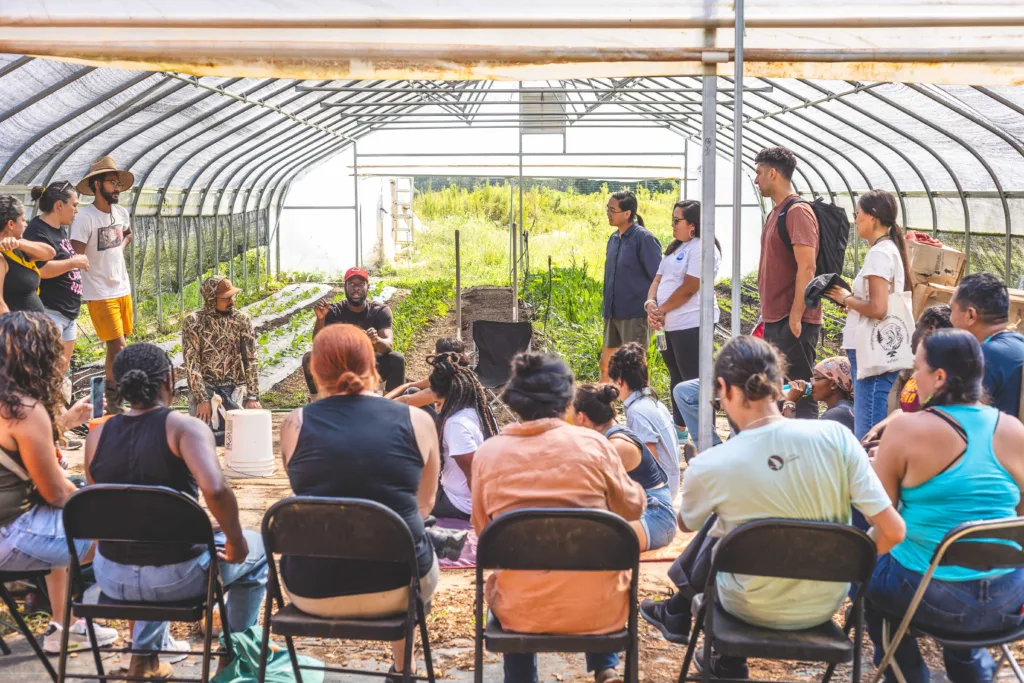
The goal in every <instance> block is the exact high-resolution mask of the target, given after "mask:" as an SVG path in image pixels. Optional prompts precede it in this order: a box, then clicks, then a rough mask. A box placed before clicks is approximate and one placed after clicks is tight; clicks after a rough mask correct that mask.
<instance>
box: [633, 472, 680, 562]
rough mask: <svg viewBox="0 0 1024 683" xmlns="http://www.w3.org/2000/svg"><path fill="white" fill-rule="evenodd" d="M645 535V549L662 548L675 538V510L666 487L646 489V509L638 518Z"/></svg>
mask: <svg viewBox="0 0 1024 683" xmlns="http://www.w3.org/2000/svg"><path fill="white" fill-rule="evenodd" d="M640 525H641V526H642V527H643V528H644V534H646V535H647V549H648V550H656V549H658V548H664V547H665V546H667V545H668V544H669V543H671V542H672V540H673V539H674V538H675V537H676V528H677V527H676V510H675V508H673V507H672V494H671V492H670V491H669V489H668V486H662V487H661V488H660V489H647V509H646V510H644V515H643V517H641V518H640Z"/></svg>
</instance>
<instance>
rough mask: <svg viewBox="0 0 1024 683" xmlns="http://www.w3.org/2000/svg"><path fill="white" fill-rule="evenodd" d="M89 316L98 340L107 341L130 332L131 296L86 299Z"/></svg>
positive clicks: (125, 335) (131, 321) (131, 320)
mask: <svg viewBox="0 0 1024 683" xmlns="http://www.w3.org/2000/svg"><path fill="white" fill-rule="evenodd" d="M85 303H86V305H87V306H88V307H89V317H90V318H92V325H93V327H95V328H96V336H97V337H99V338H100V341H104V342H109V341H114V340H115V339H119V338H120V337H127V336H128V335H129V334H131V333H132V323H133V319H132V297H131V294H126V295H124V296H122V297H118V298H117V299H100V300H99V301H86V302H85Z"/></svg>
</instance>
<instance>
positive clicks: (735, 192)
mask: <svg viewBox="0 0 1024 683" xmlns="http://www.w3.org/2000/svg"><path fill="white" fill-rule="evenodd" d="M735 2H736V40H735V45H736V52H735V57H734V67H735V71H736V74H735V78H734V80H733V88H734V92H735V97H734V104H733V110H732V121H733V123H732V131H733V133H732V150H733V151H732V334H733V336H734V337H735V336H739V334H740V282H741V280H740V278H741V275H742V274H741V273H740V268H741V264H740V239H741V238H742V225H743V201H742V199H743V194H742V187H743V186H742V183H743V0H735ZM712 242H714V240H712ZM712 258H714V257H713V256H712ZM712 272H714V271H712ZM709 284H712V285H713V284H714V283H713V282H711V283H709Z"/></svg>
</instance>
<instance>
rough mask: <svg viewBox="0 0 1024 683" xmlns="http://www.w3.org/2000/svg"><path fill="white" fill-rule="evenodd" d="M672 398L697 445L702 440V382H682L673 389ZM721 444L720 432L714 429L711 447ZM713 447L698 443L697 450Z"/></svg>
mask: <svg viewBox="0 0 1024 683" xmlns="http://www.w3.org/2000/svg"><path fill="white" fill-rule="evenodd" d="M672 398H674V399H675V406H676V409H678V410H679V414H680V415H682V416H683V422H685V423H686V428H687V429H688V430H689V431H690V438H692V439H693V441H694V443H697V440H698V439H699V438H700V435H699V432H700V406H699V404H700V380H699V379H690V380H686V381H685V382H680V383H679V384H677V385H676V386H675V387H674V388H673V389H672ZM720 443H722V440H721V439H720V438H719V437H718V432H717V431H716V430H715V429H714V428H712V429H711V446H717V445H718V444H720ZM711 446H705V445H704V444H701V443H697V450H698V451H703V450H705V449H706V448H711Z"/></svg>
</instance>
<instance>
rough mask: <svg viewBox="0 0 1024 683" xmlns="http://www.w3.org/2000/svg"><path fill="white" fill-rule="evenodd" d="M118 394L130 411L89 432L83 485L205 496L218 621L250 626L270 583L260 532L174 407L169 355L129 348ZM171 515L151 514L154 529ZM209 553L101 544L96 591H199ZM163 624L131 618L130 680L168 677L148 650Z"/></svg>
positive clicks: (154, 594)
mask: <svg viewBox="0 0 1024 683" xmlns="http://www.w3.org/2000/svg"><path fill="white" fill-rule="evenodd" d="M113 371H114V376H115V379H116V381H117V389H118V394H119V397H118V398H119V399H124V400H125V401H127V402H128V403H129V404H130V409H129V410H128V411H127V412H125V413H123V414H121V415H115V416H114V417H112V418H110V419H109V420H107V421H106V422H104V423H103V424H101V425H99V426H97V427H96V428H95V429H93V430H92V431H91V432H90V433H89V437H88V439H87V440H86V443H85V472H86V477H87V479H88V482H89V483H90V484H93V483H99V484H135V485H142V486H167V487H169V488H172V489H175V490H177V491H181V492H182V493H185V494H187V495H190V496H192V497H193V498H198V497H199V492H200V491H202V493H203V499H204V500H205V501H206V504H207V507H209V509H210V512H211V513H212V514H213V517H214V518H215V519H216V520H217V522H218V524H219V525H220V529H221V531H220V532H219V533H218V534H217V535H216V537H215V541H216V543H217V545H218V547H219V548H220V547H221V546H223V549H222V550H218V552H217V560H218V561H219V563H220V576H221V579H222V581H223V583H224V587H225V588H226V589H227V614H226V615H224V618H226V619H227V623H228V624H229V625H230V626H231V630H232V631H233V632H235V633H239V632H241V631H244V630H245V629H247V628H249V627H250V626H253V625H254V624H256V621H257V619H258V618H259V614H260V604H261V603H262V601H263V596H264V593H265V590H266V584H267V557H266V553H265V552H264V550H263V541H262V540H261V539H260V535H259V533H257V532H253V531H243V530H242V525H241V522H240V521H239V517H238V501H237V500H236V499H235V494H234V492H233V491H232V490H231V485H230V484H229V483H228V482H227V480H226V479H225V478H224V473H223V472H222V471H221V468H220V462H219V461H218V460H217V449H216V447H215V445H214V440H213V434H211V433H210V428H209V427H208V426H207V425H205V424H203V422H201V421H200V420H197V419H196V418H194V417H190V416H188V415H183V414H181V413H177V412H174V411H172V410H171V409H170V408H169V407H168V406H169V405H170V404H171V401H172V399H173V397H174V374H173V371H172V368H171V359H170V357H169V356H168V355H167V353H166V352H165V351H164V350H163V349H161V348H160V347H158V346H155V345H153V344H132V345H131V346H128V347H126V348H125V350H124V351H122V352H121V353H119V354H118V355H117V358H115V359H114V364H113ZM169 521H170V520H161V519H154V520H152V523H153V524H154V525H157V526H158V525H160V524H167V523H169ZM213 559H214V558H211V557H210V556H209V553H208V551H207V550H206V547H205V546H202V545H198V546H187V547H175V546H167V545H147V544H145V543H130V544H125V543H116V542H104V541H101V542H100V544H99V547H98V549H97V552H96V559H95V561H94V563H93V568H94V570H95V572H96V580H97V581H98V582H99V584H100V587H101V588H102V589H103V592H104V593H105V594H107V595H109V596H110V597H112V598H114V599H117V600H146V601H157V602H169V601H175V600H187V599H190V598H194V597H197V596H200V595H203V594H204V593H205V592H206V581H207V569H208V567H209V565H210V562H212V561H213ZM168 638H169V636H168V624H167V622H148V621H136V622H135V625H134V627H133V629H132V643H133V647H134V648H136V649H138V650H144V651H146V650H148V651H150V652H151V654H148V655H132V658H131V663H130V665H129V667H128V674H129V675H130V676H140V677H147V678H161V677H163V678H166V677H168V676H170V675H171V674H172V673H173V670H172V668H171V666H170V664H168V663H167V662H164V661H161V660H160V658H159V655H157V654H155V653H152V651H153V650H154V649H157V648H161V646H162V645H163V644H164V643H166V642H167V641H168Z"/></svg>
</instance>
